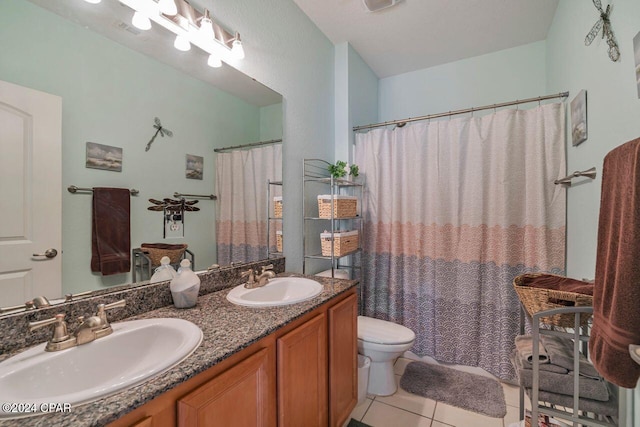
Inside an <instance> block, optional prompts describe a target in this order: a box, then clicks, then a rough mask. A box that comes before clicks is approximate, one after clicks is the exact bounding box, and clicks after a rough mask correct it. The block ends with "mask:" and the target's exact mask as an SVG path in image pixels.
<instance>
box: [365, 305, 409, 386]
mask: <svg viewBox="0 0 640 427" xmlns="http://www.w3.org/2000/svg"><path fill="white" fill-rule="evenodd" d="M415 339H416V334H415V333H414V332H413V331H412V330H411V329H409V328H406V327H404V326H402V325H398V324H395V323H392V322H388V321H386V320H380V319H374V318H372V317H365V316H358V353H360V354H362V355H365V356H368V357H369V358H370V359H371V368H370V370H369V386H368V387H367V393H369V394H375V395H377V396H389V395H391V394H393V393H395V392H396V390H397V387H396V381H395V376H394V374H393V363H394V362H395V360H396V359H397V358H398V357H399V356H400V355H401V354H402V353H404V352H405V351H407V350H409V349H410V348H411V347H412V346H413V342H414V341H415Z"/></svg>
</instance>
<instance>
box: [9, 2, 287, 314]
mask: <svg viewBox="0 0 640 427" xmlns="http://www.w3.org/2000/svg"><path fill="white" fill-rule="evenodd" d="M194 3H195V2H192V4H193V6H194V7H197V5H196V4H194ZM132 13H133V12H132V11H131V9H129V8H127V7H124V6H123V5H121V4H120V2H119V1H117V0H103V1H102V2H101V3H99V4H95V5H94V4H89V3H88V2H84V1H80V0H56V1H51V0H30V1H28V0H3V1H2V2H1V3H0V49H1V50H2V52H3V53H2V59H0V80H2V81H6V82H10V83H13V84H17V85H20V86H24V87H27V88H32V89H36V90H38V91H42V92H46V93H49V94H53V95H56V96H59V97H60V98H61V99H62V177H61V181H62V194H61V197H60V200H61V203H62V255H61V257H62V295H64V294H68V293H71V294H78V293H82V292H84V291H88V290H102V289H109V288H111V287H112V286H115V285H122V284H127V283H130V282H132V281H133V277H132V272H129V273H124V274H115V275H101V274H100V273H92V272H91V269H90V262H91V249H92V247H91V226H92V197H93V196H92V193H91V192H90V191H86V192H83V191H79V192H76V193H71V192H69V191H67V188H68V187H69V186H72V185H74V186H77V187H81V188H93V187H118V188H133V189H136V190H139V194H138V195H136V196H132V197H131V199H130V231H131V248H132V249H133V248H137V247H140V245H141V244H142V243H168V244H182V243H184V244H187V245H188V249H189V250H190V251H192V252H193V254H194V256H195V264H196V270H203V269H206V268H207V267H209V266H211V265H212V264H216V263H218V264H223V265H224V264H228V263H230V262H242V261H254V260H257V259H264V258H266V257H267V256H268V252H267V251H268V250H269V249H270V250H271V252H275V248H276V239H275V238H274V237H273V236H274V235H275V234H274V233H275V231H276V227H272V230H271V234H272V238H271V239H269V240H270V242H266V241H264V240H266V238H261V240H259V241H258V237H257V235H256V234H255V233H254V231H253V230H260V233H261V235H262V236H264V235H265V232H264V228H265V223H266V222H268V221H267V217H268V216H269V214H268V213H267V212H266V206H267V205H268V203H267V192H268V191H269V190H270V191H271V196H277V195H278V194H281V193H279V191H280V188H277V187H278V186H272V187H273V188H271V189H269V187H270V186H269V185H268V184H267V180H266V179H265V178H264V177H265V176H268V179H269V180H271V181H278V179H280V180H281V176H282V175H281V174H282V172H281V155H279V153H280V152H281V145H280V143H281V141H282V119H283V112H282V111H283V110H282V97H281V96H280V95H279V94H278V93H276V92H274V91H272V90H271V89H269V88H267V87H265V86H264V85H262V84H260V83H259V82H256V81H255V80H253V79H251V78H250V77H248V76H246V75H244V74H242V73H241V72H239V71H237V70H236V69H235V68H233V67H232V66H229V65H227V64H223V66H222V67H221V68H211V67H208V66H207V57H206V54H205V53H204V52H202V51H198V50H197V49H195V48H194V49H192V50H191V51H189V52H180V51H178V50H176V49H174V47H173V38H172V36H171V34H170V33H169V32H168V31H166V30H164V29H162V28H160V29H157V28H152V29H151V30H148V31H144V32H143V31H139V30H137V29H135V28H133V27H132V26H131V15H132ZM156 117H157V118H158V120H159V122H160V123H161V125H162V127H163V128H164V129H168V130H170V131H171V133H172V136H169V135H164V136H163V135H157V136H156V138H155V140H154V141H153V143H152V144H151V145H150V147H149V150H148V151H145V148H146V147H147V144H148V143H149V141H150V140H151V138H152V137H153V135H154V134H155V132H156V130H157V127H154V126H156V125H157V124H158V123H157V122H156V121H155V118H156ZM274 140H275V141H280V142H276V143H274V142H273V141H274ZM262 141H270V142H271V143H270V144H265V145H261V146H259V147H250V148H245V149H241V150H239V151H238V150H223V151H222V152H219V153H217V152H214V150H216V149H221V148H224V147H233V146H238V145H245V144H250V143H256V142H262ZM87 143H94V144H100V145H102V146H109V147H117V148H119V149H121V150H122V162H121V166H122V167H121V171H119V172H116V171H111V170H103V169H95V168H90V167H87ZM98 147H99V146H98ZM189 156H190V157H189ZM260 156H261V157H260ZM188 159H191V160H195V161H196V163H197V162H198V161H200V160H201V161H202V169H201V174H200V176H196V177H195V179H194V176H193V174H192V176H187V175H189V172H188V171H187V163H188ZM260 174H267V175H264V176H263V175H260ZM196 175H198V174H196ZM232 175H237V176H236V177H234V176H232ZM200 177H201V178H202V179H198V178H200ZM3 179H4V177H3ZM251 180H253V181H251ZM226 183H231V184H226ZM227 185H229V186H233V188H231V187H226V186H227ZM247 189H248V190H247ZM174 193H181V194H193V195H209V194H215V195H216V196H218V199H217V200H210V199H204V198H203V199H196V198H189V197H187V198H186V200H188V201H191V202H193V201H194V200H198V202H197V203H196V204H194V205H193V206H197V207H198V208H199V210H197V211H187V212H186V213H185V215H184V227H183V229H181V230H180V232H179V233H178V234H174V235H171V234H170V235H168V236H166V237H165V234H164V232H165V231H166V227H165V223H164V213H163V212H162V211H153V210H149V209H148V208H149V207H150V206H152V205H153V203H152V202H150V201H149V199H154V200H157V201H162V200H164V199H165V198H169V199H175V197H174ZM218 193H219V194H218ZM225 203H226V204H225ZM3 206H5V205H3ZM241 211H242V212H241ZM240 215H245V217H244V218H245V219H244V220H243V221H244V223H245V224H242V225H241V227H244V228H243V233H245V234H246V235H248V236H251V237H247V238H246V239H245V240H247V241H246V242H245V243H242V242H240V243H234V242H230V241H229V237H228V236H229V235H231V234H234V235H238V234H240V233H239V231H238V229H233V230H232V229H231V228H230V227H233V226H234V224H233V220H235V221H236V222H237V220H238V218H241V216H240ZM216 220H222V221H223V222H224V221H227V223H226V224H222V226H221V224H216ZM252 221H253V222H256V223H257V224H249V223H252ZM247 224H249V225H247ZM52 226H53V225H52ZM280 226H281V224H280ZM220 227H222V228H220ZM217 230H222V231H220V232H219V233H218V232H217ZM182 231H183V234H184V235H183V236H182V235H181V234H182ZM217 234H223V235H224V236H222V238H224V239H227V240H225V242H223V243H220V242H217V239H218V237H219V236H218V235H217ZM217 243H218V244H217ZM243 245H244V246H243ZM233 246H236V247H233ZM246 246H252V247H251V248H249V249H247V247H246ZM230 247H231V248H230ZM241 247H242V248H241ZM256 248H258V249H256ZM220 251H224V252H225V253H224V254H219V252H220ZM132 263H133V260H132ZM141 277H142V278H145V279H147V278H148V276H146V277H145V276H144V275H143V276H141V275H140V274H138V275H137V278H138V279H140V278H141ZM6 294H7V292H5V291H1V293H0V306H3V307H5V306H10V305H14V304H21V303H24V301H25V300H27V299H29V298H33V297H35V296H36V295H17V296H16V295H15V293H12V294H11V293H10V294H11V295H13V296H11V297H9V296H6ZM46 296H47V297H48V298H50V299H51V298H55V297H58V296H61V295H46Z"/></svg>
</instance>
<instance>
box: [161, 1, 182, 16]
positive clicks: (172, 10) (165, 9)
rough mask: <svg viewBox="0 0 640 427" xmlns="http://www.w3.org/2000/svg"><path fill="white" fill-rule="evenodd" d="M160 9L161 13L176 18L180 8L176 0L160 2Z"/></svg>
mask: <svg viewBox="0 0 640 427" xmlns="http://www.w3.org/2000/svg"><path fill="white" fill-rule="evenodd" d="M158 7H159V8H160V13H163V14H165V15H169V16H174V15H177V14H178V7H177V6H176V2H175V1H174V0H160V1H159V2H158Z"/></svg>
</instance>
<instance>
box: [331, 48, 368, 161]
mask: <svg viewBox="0 0 640 427" xmlns="http://www.w3.org/2000/svg"><path fill="white" fill-rule="evenodd" d="M335 73H336V110H335V113H336V114H335V115H336V148H335V160H347V161H351V160H352V157H351V156H352V154H353V153H352V151H353V150H352V149H351V148H352V145H353V141H354V133H353V131H352V129H353V127H354V126H358V125H362V124H368V123H375V122H377V121H378V83H379V79H378V76H376V74H375V73H374V72H373V70H371V68H370V67H369V65H368V64H367V63H366V62H364V60H363V59H362V57H361V56H360V55H359V54H358V52H356V51H355V49H353V47H351V45H350V44H349V43H346V42H345V43H341V44H339V45H337V46H336V60H335Z"/></svg>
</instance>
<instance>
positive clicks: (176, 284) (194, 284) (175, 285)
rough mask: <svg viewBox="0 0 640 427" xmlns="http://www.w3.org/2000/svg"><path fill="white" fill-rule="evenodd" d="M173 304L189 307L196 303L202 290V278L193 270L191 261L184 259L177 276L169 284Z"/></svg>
mask: <svg viewBox="0 0 640 427" xmlns="http://www.w3.org/2000/svg"><path fill="white" fill-rule="evenodd" d="M169 287H170V289H171V296H172V297H173V305H175V306H176V308H189V307H193V306H195V305H196V302H197V300H198V292H199V291H200V278H199V277H198V275H197V274H196V273H194V272H193V270H191V261H189V260H188V259H183V260H182V261H181V262H180V268H179V269H178V273H177V274H176V277H174V278H173V279H172V280H171V284H170V285H169Z"/></svg>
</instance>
